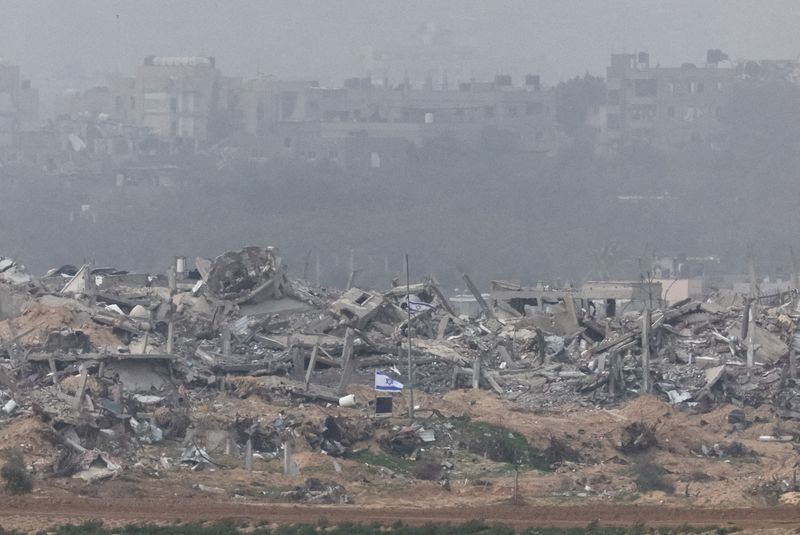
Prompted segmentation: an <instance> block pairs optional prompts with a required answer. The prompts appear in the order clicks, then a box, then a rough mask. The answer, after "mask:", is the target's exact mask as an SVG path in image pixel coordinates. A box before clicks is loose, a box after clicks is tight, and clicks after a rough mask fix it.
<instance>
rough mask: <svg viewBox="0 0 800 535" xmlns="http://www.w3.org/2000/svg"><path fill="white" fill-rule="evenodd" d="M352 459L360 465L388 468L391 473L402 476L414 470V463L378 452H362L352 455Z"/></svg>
mask: <svg viewBox="0 0 800 535" xmlns="http://www.w3.org/2000/svg"><path fill="white" fill-rule="evenodd" d="M352 459H353V460H355V461H358V462H360V463H364V464H368V465H372V466H378V467H383V468H388V469H389V470H391V471H392V472H397V473H398V474H403V475H410V474H411V473H412V472H413V470H414V461H412V460H410V459H406V458H405V457H400V456H398V455H390V454H388V453H386V452H383V451H380V450H377V451H373V450H364V451H361V452H358V453H356V454H354V455H353V456H352Z"/></svg>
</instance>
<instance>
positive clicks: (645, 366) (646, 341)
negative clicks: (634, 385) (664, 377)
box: [642, 303, 650, 394]
mask: <svg viewBox="0 0 800 535" xmlns="http://www.w3.org/2000/svg"><path fill="white" fill-rule="evenodd" d="M642 390H643V391H644V393H645V394H647V393H649V392H650V303H647V304H646V305H645V309H644V317H643V318H642Z"/></svg>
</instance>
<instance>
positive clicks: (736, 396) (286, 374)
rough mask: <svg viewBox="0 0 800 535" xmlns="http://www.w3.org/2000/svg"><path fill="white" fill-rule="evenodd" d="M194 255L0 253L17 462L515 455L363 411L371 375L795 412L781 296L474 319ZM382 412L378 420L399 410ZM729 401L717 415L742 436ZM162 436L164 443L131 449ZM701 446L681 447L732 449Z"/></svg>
mask: <svg viewBox="0 0 800 535" xmlns="http://www.w3.org/2000/svg"><path fill="white" fill-rule="evenodd" d="M195 266H196V268H195V269H194V270H189V269H188V268H187V266H186V261H185V259H183V258H179V259H176V263H175V265H174V266H173V267H171V268H170V269H169V270H168V272H167V273H166V274H163V275H141V274H132V273H129V272H125V271H119V270H115V269H109V268H95V267H92V266H90V265H84V266H81V267H74V266H64V267H62V268H59V269H55V270H51V271H50V272H49V273H48V274H47V275H46V276H44V277H41V278H36V277H33V276H31V275H29V274H28V273H26V272H25V270H24V267H22V266H21V265H19V264H17V263H16V262H14V261H13V260H10V259H5V258H0V407H2V412H0V420H2V421H4V422H5V423H6V424H8V423H9V422H13V421H15V420H18V419H24V418H35V419H36V420H37V421H38V422H40V423H41V424H43V425H44V430H42V431H41V433H40V435H41V436H42V437H43V440H44V441H45V442H47V443H49V444H50V445H51V447H52V451H51V452H50V455H49V456H45V455H44V454H42V456H41V458H42V459H44V458H45V457H46V458H47V459H48V461H47V463H45V462H44V461H42V463H40V464H38V465H36V470H37V471H40V472H41V473H42V474H49V475H57V476H63V477H66V476H72V477H76V478H81V479H83V480H84V481H88V482H95V481H99V480H104V479H109V478H114V477H116V476H118V475H119V474H121V473H123V472H124V471H127V470H139V471H140V472H143V473H146V474H150V476H152V477H158V474H161V473H163V472H164V471H169V470H191V471H199V470H220V469H225V468H230V467H231V465H230V459H231V457H233V458H238V459H244V465H245V467H246V468H247V469H250V470H252V466H253V463H254V462H256V463H257V462H259V461H260V460H269V459H281V458H283V460H284V473H285V474H294V475H297V474H298V467H297V465H296V464H295V463H294V461H293V458H292V450H293V449H299V450H300V451H308V452H314V453H318V454H322V455H326V456H329V457H331V458H351V457H353V456H354V455H358V454H360V453H362V452H364V451H366V450H369V448H370V447H371V446H370V444H372V447H378V448H380V449H382V450H383V451H385V452H389V453H391V454H392V455H397V456H400V457H404V456H405V457H410V458H414V459H422V457H423V456H420V452H421V451H428V452H431V451H433V452H437V455H438V456H439V457H440V458H441V459H444V461H443V462H442V463H441V464H439V462H438V461H436V462H435V463H434V464H435V466H436V470H434V472H436V474H435V475H436V477H437V478H439V477H441V478H442V481H445V479H446V474H447V473H448V472H449V471H450V470H452V469H453V463H452V462H451V461H448V460H447V458H448V457H451V456H453V455H455V453H454V451H456V450H458V449H459V448H460V449H462V450H464V451H465V452H468V453H472V454H474V455H480V456H483V457H484V458H487V459H491V460H497V461H498V462H501V461H502V462H516V461H514V460H513V458H515V455H517V453H514V452H516V449H515V448H517V446H514V445H513V444H512V445H508V440H507V438H508V437H506V436H505V435H507V434H508V433H504V432H502V431H497V430H490V431H487V430H483V431H482V432H481V436H484V437H488V438H487V439H481V440H479V441H477V442H476V441H474V440H471V439H470V440H467V439H466V438H463V437H464V436H465V435H463V430H462V427H460V424H454V423H452V422H451V421H449V420H446V419H436V418H434V419H433V420H429V421H427V422H423V421H420V420H419V417H418V418H416V419H413V418H412V419H410V420H407V421H406V422H405V423H403V424H402V425H396V424H394V423H391V422H389V421H388V420H385V419H380V418H375V417H374V413H375V409H376V403H377V401H376V399H370V398H372V397H373V396H371V395H364V392H369V391H371V390H372V382H373V379H374V378H375V377H376V375H375V373H376V372H377V371H379V372H381V373H382V374H388V376H391V377H393V378H394V379H393V380H395V381H397V382H398V384H399V382H400V381H406V385H405V388H406V389H408V388H410V387H411V386H413V388H414V389H415V390H416V391H418V392H422V393H424V394H426V395H431V396H439V395H442V394H445V393H447V392H449V391H452V390H456V389H474V390H480V389H486V390H490V391H493V392H494V393H495V394H496V395H497V396H499V397H501V398H503V399H505V400H508V401H510V402H513V403H515V405H516V406H517V407H520V408H521V409H520V410H523V409H524V408H528V409H529V410H541V409H543V408H548V407H550V408H552V407H560V406H566V405H578V406H587V407H595V406H598V405H614V404H618V403H619V402H621V401H623V400H625V399H627V398H632V397H634V396H637V395H639V394H642V393H652V394H655V395H658V396H660V397H661V398H662V399H663V400H664V401H667V402H669V403H670V404H672V405H673V406H675V407H677V408H681V409H683V410H686V411H690V412H694V413H704V412H707V411H710V410H712V409H713V408H714V407H717V406H719V405H720V404H723V403H732V404H734V405H737V406H739V407H752V408H758V407H760V406H761V405H765V404H766V405H769V406H771V407H772V408H773V410H774V411H775V413H776V414H777V415H778V416H779V417H781V418H783V419H785V420H799V421H800V386H799V385H798V383H797V381H796V368H795V363H794V351H795V347H796V344H797V342H795V330H796V323H797V319H798V318H799V317H800V313H798V310H797V309H796V308H795V305H796V304H797V296H796V295H794V294H787V295H785V296H779V297H778V299H777V300H776V299H775V296H769V297H767V298H764V299H761V298H758V297H756V298H749V299H732V298H731V296H730V295H728V294H721V295H719V296H718V298H717V300H715V299H714V297H713V296H712V297H711V298H709V299H707V300H704V301H695V300H687V301H684V302H680V303H676V304H674V305H672V306H661V307H650V306H639V307H638V308H636V307H634V308H633V309H632V310H630V311H628V312H626V313H624V314H622V315H621V316H617V315H616V314H614V313H613V309H609V312H611V313H610V314H607V316H606V317H605V318H601V319H598V318H597V317H596V315H595V314H594V313H592V312H590V310H591V308H590V307H589V306H587V305H586V303H585V302H582V303H580V304H577V303H576V302H575V301H574V300H573V298H572V297H569V294H565V295H567V296H568V297H562V298H560V299H555V300H551V301H548V302H546V304H547V306H542V305H543V304H545V302H540V303H538V305H539V306H538V307H531V306H528V305H527V304H524V303H523V304H521V305H520V303H519V302H514V300H513V299H512V300H511V303H512V306H507V305H506V304H505V303H503V302H500V301H497V300H490V301H491V302H490V303H486V301H485V300H484V298H483V297H482V296H481V295H480V294H479V293H478V292H477V290H475V291H473V294H474V295H475V298H476V301H477V303H478V304H479V305H480V314H479V315H478V316H477V317H470V316H467V315H461V314H459V313H457V312H456V310H455V309H454V307H453V305H452V304H451V303H450V301H449V300H448V298H447V297H446V296H445V294H444V293H443V292H442V290H441V289H440V288H439V287H438V286H437V285H436V283H435V281H433V280H430V279H426V280H423V281H418V282H413V283H408V284H400V283H398V282H397V281H395V282H394V284H393V285H392V287H391V288H389V289H388V290H386V291H383V292H377V291H373V290H367V289H360V288H355V287H354V288H350V289H347V290H346V291H336V290H330V289H325V288H318V287H314V286H311V285H309V284H307V283H305V282H304V281H299V280H291V279H290V278H289V276H288V270H287V267H286V264H285V263H284V262H283V261H282V259H281V257H280V256H279V252H278V250H277V249H276V248H274V247H247V248H245V249H243V250H241V251H235V252H228V253H225V254H223V255H221V256H219V257H217V258H215V259H213V260H208V259H197V260H196V262H195ZM465 280H466V281H467V282H468V286H469V287H471V288H472V287H473V286H474V285H472V283H471V281H469V279H468V277H467V276H466V275H465ZM504 289H506V288H505V287H504ZM640 305H641V303H640ZM592 306H593V305H592ZM570 318H571V319H570ZM409 360H411V361H412V362H413V379H412V381H411V383H412V384H408V380H407V379H406V378H407V377H408V374H409V373H408V372H409V370H408V362H409ZM400 388H401V389H402V388H403V387H402V385H401V387H400ZM359 389H360V390H359ZM219 393H226V395H227V397H226V398H224V399H225V400H228V401H220V398H219V397H218V395H219ZM384 397H386V396H384ZM396 397H397V396H396ZM231 400H232V401H231ZM250 402H253V403H257V402H269V403H273V404H274V403H277V404H280V405H281V406H284V407H304V412H303V417H302V418H298V417H297V414H296V413H295V414H293V415H288V414H284V413H283V412H280V413H277V414H260V415H258V416H254V415H253V413H252V412H251V413H249V414H248V413H247V411H244V410H243V408H244V407H246V406H247V404H248V403H250ZM397 405H402V404H399V403H398V404H396V406H395V408H394V410H393V411H392V409H390V411H389V413H390V414H391V413H392V412H394V413H395V414H403V415H407V413H405V412H404V411H405V408H404V407H401V408H398V407H397ZM331 407H337V408H338V407H341V408H342V409H341V410H342V411H344V413H345V414H349V416H341V415H340V414H333V413H331V412H330V410H329V409H330V408H331ZM348 410H349V411H350V412H349V413H348V412H347V411H348ZM240 411H241V412H240ZM326 411H327V412H326ZM254 412H255V411H254ZM734 412H735V411H734ZM741 412H742V414H740V415H739V414H734V413H731V416H730V418H731V421H730V423H731V424H732V425H734V426H740V428H744V427H745V426H747V425H749V422H748V421H747V417H746V415H744V412H743V411H741ZM434 416H435V414H434ZM4 425H5V424H4ZM656 435H657V433H656V429H655V427H654V425H652V424H651V423H648V422H635V423H633V424H629V425H627V427H620V429H619V433H618V434H617V436H615V438H614V444H615V447H616V448H617V450H618V451H620V452H623V453H632V452H633V453H635V452H639V451H644V450H647V449H649V448H651V447H654V446H655V445H656V444H657V439H656ZM459 437H461V438H459ZM492 437H494V438H492ZM790 438H791V437H790ZM778 439H781V437H777V438H776V440H778ZM167 443H169V444H176V445H177V448H178V449H175V448H173V450H172V451H171V452H167V451H165V450H164V449H161V450H158V451H150V452H149V450H148V448H155V447H158V446H159V445H163V444H167ZM434 443H436V444H434ZM498 444H499V445H501V446H502V447H500V446H498ZM735 444H737V443H734V445H735ZM524 447H525V448H528V446H527V443H525V445H524ZM704 448H705V449H702V448H701V449H702V451H701V452H700V453H698V455H704V456H714V455H717V456H720V457H722V456H731V455H734V453H735V452H737V451H739V450H737V449H736V448H735V447H730V446H724V445H723V446H720V445H718V444H714V445H713V446H707V447H706V446H704ZM525 451H526V452H527V453H526V457H525V458H526V459H527V460H526V461H525V462H526V463H527V464H528V465H530V466H534V467H537V468H538V467H540V466H542V467H546V466H547V465H548V464H560V463H561V462H571V463H574V462H578V461H579V460H580V459H581V458H582V455H581V453H580V452H579V451H577V450H576V449H574V448H573V446H572V445H571V444H569V443H568V442H566V441H565V440H564V439H562V438H557V437H553V436H550V438H549V444H548V445H546V448H543V449H542V451H541V452H539V451H534V450H530V451H528V450H525ZM741 451H744V450H741ZM148 452H149V453H148ZM503 452H506V453H507V454H506V453H503ZM509 452H510V453H509ZM731 452H734V453H731ZM512 453H514V454H513V455H512ZM498 455H499V457H498ZM532 459H533V460H532ZM534 461H535V462H534ZM337 466H338V465H337ZM339 468H341V467H339ZM387 470H388V469H387ZM388 473H391V474H392V477H396V476H397V477H400V476H402V471H397V470H394V471H393V470H389V472H388ZM408 474H412V475H413V472H407V473H406V475H408ZM442 474H444V475H442ZM426 478H428V477H427V476H426ZM448 484H449V483H448ZM443 485H445V482H443ZM198 488H199V487H198ZM281 496H283V497H284V498H287V499H291V500H306V501H316V502H324V503H347V502H349V501H350V500H351V497H350V496H349V495H348V493H347V491H346V490H345V489H344V488H343V487H342V486H340V485H338V484H337V483H323V482H321V480H320V479H316V478H312V479H308V480H307V481H306V483H305V485H303V486H300V487H295V488H294V489H293V490H291V491H282V494H281Z"/></svg>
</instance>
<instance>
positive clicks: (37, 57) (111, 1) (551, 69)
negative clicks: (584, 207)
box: [0, 0, 800, 85]
mask: <svg viewBox="0 0 800 535" xmlns="http://www.w3.org/2000/svg"><path fill="white" fill-rule="evenodd" d="M426 21H435V22H436V23H437V24H438V25H439V26H440V27H442V28H446V29H449V30H450V31H451V32H452V35H453V39H454V41H455V42H456V43H458V44H464V45H468V46H471V47H473V48H474V49H475V51H476V54H477V56H478V57H480V58H481V59H482V60H483V61H484V62H485V63H486V64H492V65H496V67H497V71H498V72H499V71H509V72H514V73H516V74H521V73H526V72H532V73H540V74H541V75H542V77H543V81H544V82H545V83H550V84H552V83H555V82H557V81H558V80H560V79H563V78H566V77H570V76H573V75H575V74H581V73H583V72H586V71H589V72H592V73H596V74H602V73H604V68H605V65H606V64H607V62H608V56H609V54H610V53H611V52H612V51H616V52H626V51H636V50H648V51H649V52H650V53H651V58H652V60H653V61H656V62H660V63H661V64H662V65H670V64H680V63H682V62H684V61H694V62H702V61H704V58H705V51H706V49H708V48H721V49H723V50H724V51H726V52H727V53H728V54H729V55H730V56H731V58H734V59H735V58H796V57H798V54H800V2H798V0H768V1H757V0H671V1H648V0H596V1H592V0H547V1H541V0H480V1H478V0H314V1H310V0H224V1H223V0H219V1H213V0H94V1H91V0H0V58H5V59H6V60H9V61H11V62H14V63H17V64H19V65H21V66H22V68H23V71H24V73H25V74H26V75H27V76H29V77H32V78H33V79H34V80H35V81H41V83H42V84H44V85H46V80H50V81H51V83H52V80H53V79H54V78H56V77H58V75H59V74H60V73H62V72H64V71H65V66H66V67H72V66H76V65H80V66H81V67H82V68H83V70H84V72H85V73H86V74H87V75H91V74H94V73H99V72H102V71H107V70H118V71H121V72H127V73H133V72H134V67H135V65H138V64H140V63H141V61H142V58H143V57H144V56H146V55H196V54H209V55H214V56H216V57H217V61H218V65H219V67H220V68H221V69H222V70H223V72H225V73H226V74H231V75H243V76H255V75H256V74H257V73H259V72H261V73H266V74H275V75H278V76H281V77H295V78H299V77H313V78H321V79H323V80H327V81H329V82H332V83H337V82H341V80H342V79H343V78H345V77H348V76H354V75H359V74H363V72H362V71H363V68H362V65H363V64H362V61H361V54H362V53H363V51H364V50H365V49H366V47H368V46H376V47H380V46H383V45H392V44H400V43H403V42H405V41H407V40H408V39H409V37H408V36H409V35H413V34H414V32H415V31H416V29H417V28H418V27H419V25H420V24H421V23H424V22H426Z"/></svg>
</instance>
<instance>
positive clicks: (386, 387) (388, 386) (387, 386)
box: [375, 370, 403, 392]
mask: <svg viewBox="0 0 800 535" xmlns="http://www.w3.org/2000/svg"><path fill="white" fill-rule="evenodd" d="M375 390H377V391H378V392H401V391H402V390H403V383H401V382H400V381H395V380H394V379H392V378H391V377H389V376H388V375H386V374H385V373H382V372H379V371H378V370H375Z"/></svg>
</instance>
